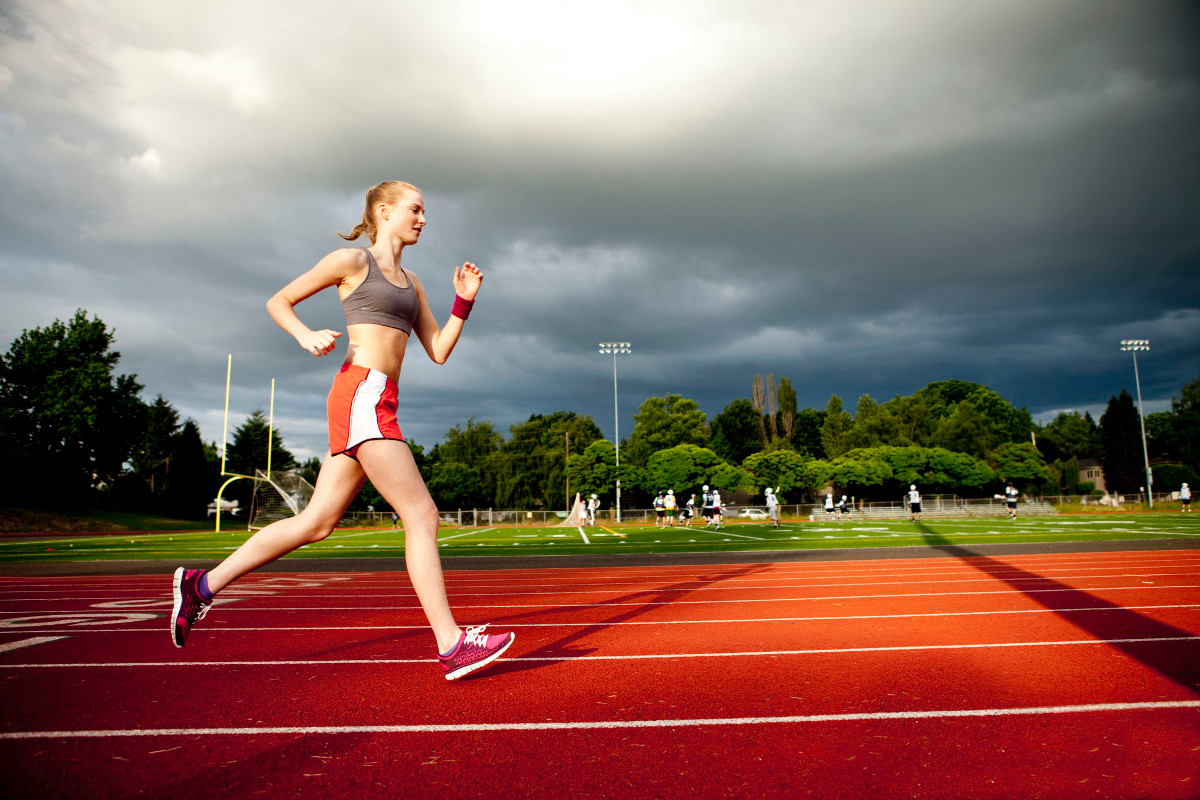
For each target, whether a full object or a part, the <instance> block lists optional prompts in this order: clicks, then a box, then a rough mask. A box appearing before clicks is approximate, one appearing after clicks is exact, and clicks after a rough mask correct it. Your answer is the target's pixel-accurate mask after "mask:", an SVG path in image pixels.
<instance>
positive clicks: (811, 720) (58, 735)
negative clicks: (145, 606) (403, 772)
mask: <svg viewBox="0 0 1200 800" xmlns="http://www.w3.org/2000/svg"><path fill="white" fill-rule="evenodd" d="M1177 708H1200V700H1174V701H1169V700H1168V701H1159V702H1148V703H1093V704H1090V705H1074V706H1032V707H1024V708H968V709H945V710H934V711H879V712H875V713H871V714H807V715H802V716H800V715H798V716H787V717H710V718H707V719H643V720H595V721H585V722H477V723H467V724H458V725H306V726H295V727H271V728H267V727H264V728H250V727H245V728H148V729H147V728H141V729H129V728H125V729H116V730H91V731H13V732H11V733H0V739H99V738H109V737H118V736H120V737H145V736H261V735H274V736H281V735H282V736H294V735H311V734H346V733H350V734H363V733H485V732H491V731H571V730H604V729H628V728H698V727H707V726H715V725H804V724H815V723H819V722H878V721H885V720H920V719H966V718H973V717H1012V716H1042V715H1048V714H1097V713H1104V712H1114V711H1163V710H1168V709H1177Z"/></svg>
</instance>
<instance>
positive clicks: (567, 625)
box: [41, 603, 1200, 634]
mask: <svg viewBox="0 0 1200 800" xmlns="http://www.w3.org/2000/svg"><path fill="white" fill-rule="evenodd" d="M1171 608H1188V609H1192V608H1200V603H1184V604H1182V605H1161V606H1117V607H1114V608H1105V607H1090V608H1028V609H1020V610H1014V611H940V612H931V613H926V614H846V615H840V616H836V615H835V616H822V617H748V618H742V619H666V620H626V621H624V622H604V621H592V622H506V623H504V627H506V628H538V629H540V628H545V629H559V628H563V629H568V630H572V629H582V628H611V627H619V626H630V625H643V626H646V625H651V626H659V625H747V624H757V623H771V622H841V621H843V620H862V619H927V618H937V617H993V616H1001V615H1007V614H1068V613H1079V612H1085V611H1098V612H1105V611H1149V610H1154V609H1171ZM428 628H429V625H428V624H426V623H421V624H418V625H306V626H284V625H269V626H265V627H232V626H222V627H220V628H215V627H214V628H206V629H205V633H229V632H239V633H249V632H256V631H400V630H414V631H423V630H427V629H428ZM41 632H42V633H72V634H73V633H161V632H162V629H161V628H115V629H114V628H80V629H78V630H70V631H56V630H49V631H41Z"/></svg>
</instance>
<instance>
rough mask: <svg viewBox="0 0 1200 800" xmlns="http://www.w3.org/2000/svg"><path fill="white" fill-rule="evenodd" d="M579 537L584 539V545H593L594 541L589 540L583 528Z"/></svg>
mask: <svg viewBox="0 0 1200 800" xmlns="http://www.w3.org/2000/svg"><path fill="white" fill-rule="evenodd" d="M579 535H580V536H582V537H583V543H584V544H591V543H592V540H591V539H589V538H588V537H587V534H586V533H584V532H583V528H580V529H579Z"/></svg>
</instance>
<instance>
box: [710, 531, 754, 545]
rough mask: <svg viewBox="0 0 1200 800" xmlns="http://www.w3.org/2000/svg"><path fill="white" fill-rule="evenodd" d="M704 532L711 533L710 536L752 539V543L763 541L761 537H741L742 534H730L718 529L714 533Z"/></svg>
mask: <svg viewBox="0 0 1200 800" xmlns="http://www.w3.org/2000/svg"><path fill="white" fill-rule="evenodd" d="M704 532H705V533H711V534H712V535H714V536H737V537H739V538H741V539H753V540H754V541H756V542H761V541H763V538H762V537H761V536H743V535H742V534H740V533H730V532H729V531H725V530H720V529H718V530H715V531H710V530H708V529H707V528H706V529H705V530H704Z"/></svg>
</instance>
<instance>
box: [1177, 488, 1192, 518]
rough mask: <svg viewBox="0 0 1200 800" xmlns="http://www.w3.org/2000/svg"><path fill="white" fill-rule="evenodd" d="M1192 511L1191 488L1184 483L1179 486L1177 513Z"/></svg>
mask: <svg viewBox="0 0 1200 800" xmlns="http://www.w3.org/2000/svg"><path fill="white" fill-rule="evenodd" d="M1185 511H1186V512H1187V513H1189V514H1190V513H1192V490H1191V489H1189V488H1188V485H1187V484H1186V483H1185V484H1184V485H1183V486H1180V487H1179V513H1180V514H1182V513H1183V512H1185Z"/></svg>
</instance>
